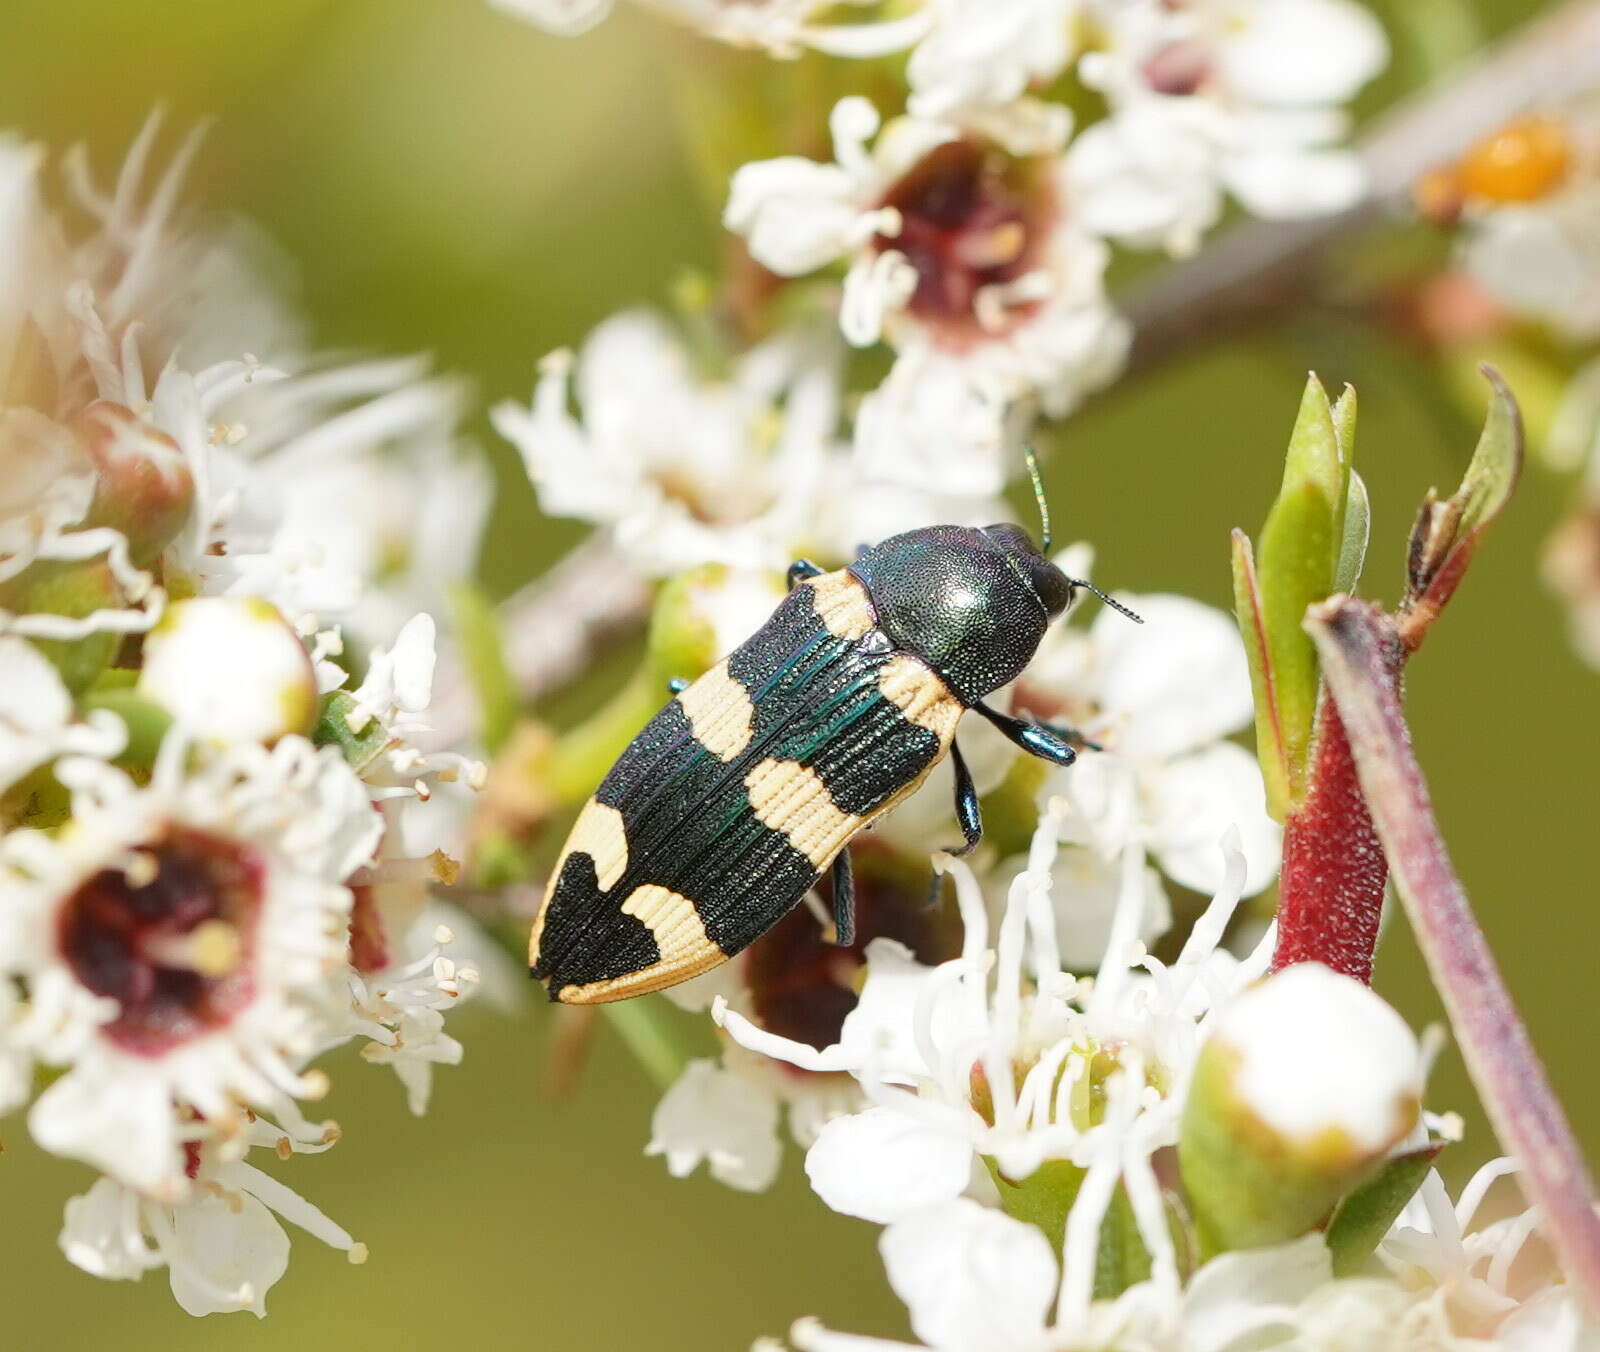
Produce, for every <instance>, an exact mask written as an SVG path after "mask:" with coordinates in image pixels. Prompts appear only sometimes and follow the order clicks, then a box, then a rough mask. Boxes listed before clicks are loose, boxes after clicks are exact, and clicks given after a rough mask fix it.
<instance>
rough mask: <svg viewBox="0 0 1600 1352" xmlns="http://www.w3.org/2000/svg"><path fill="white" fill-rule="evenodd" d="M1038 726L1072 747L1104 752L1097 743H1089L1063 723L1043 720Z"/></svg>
mask: <svg viewBox="0 0 1600 1352" xmlns="http://www.w3.org/2000/svg"><path fill="white" fill-rule="evenodd" d="M1039 726H1040V727H1041V728H1048V729H1049V730H1050V731H1051V732H1053V733H1055V734H1056V736H1058V737H1060V738H1061V739H1062V740H1063V741H1066V742H1071V743H1072V745H1073V746H1075V747H1081V748H1082V749H1083V750H1085V751H1104V750H1105V747H1103V746H1101V745H1100V743H1099V742H1091V741H1090V740H1089V739H1088V738H1087V737H1085V736H1084V735H1083V734H1082V733H1081V732H1079V731H1078V730H1077V729H1076V728H1072V727H1068V726H1067V725H1066V724H1065V723H1053V722H1049V721H1047V720H1044V721H1041V722H1040V723H1039Z"/></svg>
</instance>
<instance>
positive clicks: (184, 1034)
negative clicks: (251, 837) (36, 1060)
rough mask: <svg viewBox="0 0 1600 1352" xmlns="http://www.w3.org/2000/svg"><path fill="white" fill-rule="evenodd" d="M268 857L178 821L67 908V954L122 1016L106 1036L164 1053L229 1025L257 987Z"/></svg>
mask: <svg viewBox="0 0 1600 1352" xmlns="http://www.w3.org/2000/svg"><path fill="white" fill-rule="evenodd" d="M263 874H264V869H263V866H262V864H261V862H260V860H259V859H258V858H257V857H256V856H255V855H254V854H253V853H252V852H250V851H249V850H246V849H244V848H242V847H240V846H239V845H238V844H236V843H234V842H232V841H227V840H222V839H219V838H217V837H215V836H209V835H206V834H204V833H203V832H199V831H190V830H186V829H183V828H180V827H173V828H171V829H169V830H168V831H167V833H166V834H165V835H164V836H163V837H162V839H161V840H160V841H159V842H156V843H153V844H151V845H148V846H145V847H142V848H141V849H139V850H138V851H137V852H136V854H135V860H134V863H133V864H132V865H130V866H129V867H127V868H126V869H102V870H101V871H100V872H99V873H97V874H95V875H94V876H93V877H92V878H90V879H89V880H88V881H87V882H85V883H84V884H83V885H82V886H81V887H79V888H78V890H77V891H76V892H74V893H73V894H72V896H71V897H69V898H68V899H67V902H66V905H65V906H63V907H62V910H61V916H60V919H59V921H58V926H59V928H58V934H59V942H60V945H61V953H62V956H63V957H64V958H65V959H66V961H67V963H68V965H69V966H70V967H71V968H72V971H73V974H74V975H75V976H76V977H77V978H78V980H79V981H81V982H82V983H83V984H84V986H85V987H87V988H88V989H89V990H91V991H93V992H94V993H95V994H96V995H100V996H105V997H107V998H109V999H112V1000H115V1001H116V1002H117V1004H118V1006H119V1007H120V1012H119V1013H118V1014H117V1016H116V1017H115V1018H114V1019H112V1020H111V1022H110V1023H108V1024H107V1025H105V1028H104V1031H105V1034H106V1036H108V1037H109V1038H111V1039H112V1040H113V1041H114V1042H116V1043H117V1044H118V1045H119V1046H121V1047H123V1048H124V1049H126V1050H127V1051H130V1052H137V1053H139V1054H141V1055H146V1056H157V1055H160V1054H161V1053H163V1052H166V1051H170V1050H171V1049H172V1048H173V1047H176V1046H178V1045H180V1044H181V1043H183V1042H186V1041H189V1040H190V1039H192V1038H195V1037H199V1036H201V1035H202V1034H205V1033H208V1032H211V1031H213V1030H215V1029H217V1028H220V1027H223V1026H224V1025H226V1024H227V1023H228V1021H229V1020H230V1019H232V1018H233V1016H234V1015H235V1014H237V1013H238V1012H239V1010H241V1009H242V1008H244V1006H245V1005H247V1004H248V1003H249V1002H250V998H251V996H252V995H253V994H254V990H255V979H254V975H253V967H252V965H251V961H250V958H251V950H252V948H253V946H254V942H255V933H256V927H257V922H258V920H259V917H260V910H261V902H262V896H263V882H264V878H263Z"/></svg>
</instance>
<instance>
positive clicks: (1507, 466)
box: [1455, 366, 1522, 532]
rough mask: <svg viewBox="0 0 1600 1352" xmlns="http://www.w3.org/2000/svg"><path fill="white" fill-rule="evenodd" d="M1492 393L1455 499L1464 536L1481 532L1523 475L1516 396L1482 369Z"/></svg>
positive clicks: (1494, 374)
mask: <svg viewBox="0 0 1600 1352" xmlns="http://www.w3.org/2000/svg"><path fill="white" fill-rule="evenodd" d="M1483 378H1484V379H1485V380H1487V381H1488V382H1489V388H1490V391H1491V394H1490V399H1489V415H1488V417H1487V418H1486V419H1485V420H1484V424H1483V432H1482V434H1481V435H1480V436H1479V437H1478V445H1477V447H1476V448H1475V449H1474V451H1473V453H1472V461H1471V463H1470V464H1468V466H1467V472H1466V475H1465V476H1464V477H1463V478H1462V480H1461V487H1460V488H1458V489H1457V490H1456V493H1455V497H1456V498H1457V499H1460V500H1461V504H1462V506H1461V526H1460V529H1461V531H1463V532H1468V531H1470V532H1477V531H1480V530H1482V529H1483V528H1484V527H1485V526H1487V525H1488V524H1489V523H1490V522H1491V521H1493V520H1494V519H1495V518H1496V517H1497V516H1499V515H1500V513H1501V512H1502V511H1504V510H1505V505H1506V504H1507V503H1508V502H1510V501H1511V495H1512V493H1513V492H1515V491H1516V487H1517V480H1518V478H1520V477H1521V474H1522V413H1521V411H1520V410H1519V409H1518V408H1517V400H1516V396H1515V395H1513V394H1512V393H1511V390H1510V387H1509V386H1507V384H1506V383H1505V381H1504V380H1502V379H1501V378H1500V373H1499V372H1498V371H1496V370H1495V369H1494V367H1492V366H1485V367H1484V368H1483Z"/></svg>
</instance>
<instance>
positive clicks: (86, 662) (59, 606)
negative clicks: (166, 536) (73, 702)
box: [0, 559, 128, 694]
mask: <svg viewBox="0 0 1600 1352" xmlns="http://www.w3.org/2000/svg"><path fill="white" fill-rule="evenodd" d="M127 604H128V594H127V592H126V590H125V589H124V588H123V586H122V584H121V583H120V582H118V581H117V577H116V574H115V572H114V571H113V570H112V568H111V567H110V566H109V565H108V564H107V563H106V561H105V560H104V559H87V560H85V561H84V562H82V563H57V562H55V561H54V560H51V559H37V560H35V561H34V562H33V563H32V564H31V565H30V566H29V567H28V568H26V569H24V570H23V571H22V572H21V573H19V574H17V576H16V577H14V578H11V579H10V580H9V581H7V582H5V583H3V584H0V611H7V610H9V611H11V612H12V613H13V614H17V615H29V616H35V617H41V616H53V615H59V616H61V617H62V618H63V620H82V619H86V618H87V617H89V616H91V615H96V614H98V613H99V612H101V611H108V610H120V609H121V608H122V607H124V606H126V605H127ZM121 642H122V635H121V634H120V633H116V632H113V631H112V630H111V629H110V628H109V627H107V628H105V629H97V630H94V631H93V632H90V633H88V634H85V635H84V636H83V637H81V638H44V637H40V638H35V639H34V643H35V645H36V646H37V647H38V649H39V651H40V652H42V653H43V654H44V655H45V656H46V657H47V658H49V659H50V661H51V662H52V663H53V664H54V666H55V668H56V670H57V671H58V672H59V673H60V674H61V680H62V683H63V684H64V685H65V686H66V687H67V689H68V690H70V691H72V693H73V694H80V693H82V692H83V691H85V690H87V689H88V688H89V686H90V685H92V684H93V683H94V680H95V678H96V677H97V676H99V675H100V673H101V672H102V671H104V670H105V669H106V668H107V667H108V666H110V665H111V660H112V658H114V657H115V656H116V653H117V646H118V645H119V644H120V643H121Z"/></svg>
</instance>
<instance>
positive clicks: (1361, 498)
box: [1333, 469, 1372, 592]
mask: <svg viewBox="0 0 1600 1352" xmlns="http://www.w3.org/2000/svg"><path fill="white" fill-rule="evenodd" d="M1371 535H1372V503H1371V501H1370V500H1369V499H1368V497H1367V485H1366V482H1365V480H1363V479H1362V477H1361V476H1360V475H1359V474H1357V473H1356V472H1355V470H1353V469H1352V470H1351V471H1350V491H1349V493H1348V494H1347V495H1346V497H1345V503H1344V538H1343V539H1342V540H1341V541H1340V543H1339V562H1338V565H1337V566H1336V567H1335V568H1334V573H1333V589H1334V591H1336V592H1353V591H1354V590H1355V589H1356V583H1357V582H1359V581H1360V580H1361V569H1362V567H1363V565H1364V564H1365V563H1366V561H1367V541H1368V539H1369V538H1370V537H1371Z"/></svg>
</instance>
